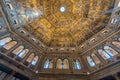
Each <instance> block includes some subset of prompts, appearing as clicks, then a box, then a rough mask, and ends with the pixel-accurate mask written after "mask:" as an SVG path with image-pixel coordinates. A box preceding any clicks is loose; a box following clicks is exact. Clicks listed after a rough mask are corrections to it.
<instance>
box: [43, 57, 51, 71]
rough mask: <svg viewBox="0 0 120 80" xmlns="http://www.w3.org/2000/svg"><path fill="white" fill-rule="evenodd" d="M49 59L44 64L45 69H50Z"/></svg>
mask: <svg viewBox="0 0 120 80" xmlns="http://www.w3.org/2000/svg"><path fill="white" fill-rule="evenodd" d="M49 63H50V62H49V59H47V60H46V62H45V64H44V68H45V69H48V68H49Z"/></svg>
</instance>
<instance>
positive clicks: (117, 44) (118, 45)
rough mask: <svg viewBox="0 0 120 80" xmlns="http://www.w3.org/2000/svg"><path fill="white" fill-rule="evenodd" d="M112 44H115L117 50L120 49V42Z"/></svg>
mask: <svg viewBox="0 0 120 80" xmlns="http://www.w3.org/2000/svg"><path fill="white" fill-rule="evenodd" d="M112 44H113V45H114V46H116V47H117V48H119V49H120V42H118V41H113V42H112Z"/></svg>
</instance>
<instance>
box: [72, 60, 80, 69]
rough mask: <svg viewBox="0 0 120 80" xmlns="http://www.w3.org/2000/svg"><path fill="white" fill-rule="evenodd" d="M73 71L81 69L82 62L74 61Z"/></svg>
mask: <svg viewBox="0 0 120 80" xmlns="http://www.w3.org/2000/svg"><path fill="white" fill-rule="evenodd" d="M73 69H76V70H80V69H81V65H80V62H79V61H78V60H73Z"/></svg>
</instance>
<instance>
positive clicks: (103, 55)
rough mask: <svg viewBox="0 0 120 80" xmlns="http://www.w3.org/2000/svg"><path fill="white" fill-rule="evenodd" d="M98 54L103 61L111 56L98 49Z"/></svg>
mask: <svg viewBox="0 0 120 80" xmlns="http://www.w3.org/2000/svg"><path fill="white" fill-rule="evenodd" d="M98 53H99V54H100V56H101V57H102V58H104V59H105V60H106V59H110V58H112V56H110V55H109V54H108V53H107V52H105V51H104V50H102V49H99V50H98Z"/></svg>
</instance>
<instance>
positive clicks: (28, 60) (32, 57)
mask: <svg viewBox="0 0 120 80" xmlns="http://www.w3.org/2000/svg"><path fill="white" fill-rule="evenodd" d="M34 57H35V54H34V53H32V54H30V56H29V57H28V58H27V60H26V61H27V62H28V63H30V62H31V61H32V60H33V59H34Z"/></svg>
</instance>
